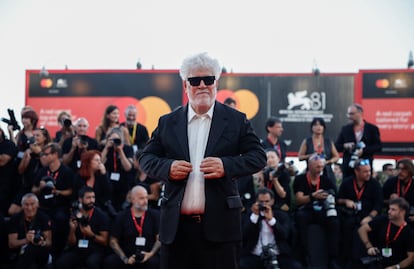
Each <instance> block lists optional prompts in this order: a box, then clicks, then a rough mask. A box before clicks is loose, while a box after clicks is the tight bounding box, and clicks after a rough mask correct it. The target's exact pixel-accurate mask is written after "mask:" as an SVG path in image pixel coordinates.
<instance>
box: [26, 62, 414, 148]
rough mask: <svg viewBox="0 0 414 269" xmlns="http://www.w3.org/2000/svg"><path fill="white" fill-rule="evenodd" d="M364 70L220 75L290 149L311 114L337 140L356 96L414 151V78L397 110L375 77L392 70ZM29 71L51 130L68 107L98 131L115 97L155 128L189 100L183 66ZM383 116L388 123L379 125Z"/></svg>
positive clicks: (32, 91)
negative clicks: (274, 120) (273, 124)
mask: <svg viewBox="0 0 414 269" xmlns="http://www.w3.org/2000/svg"><path fill="white" fill-rule="evenodd" d="M364 74H365V75H367V77H364ZM364 74H362V75H361V74H320V75H318V76H314V75H313V74H236V73H227V74H223V75H222V77H221V78H220V81H219V90H218V94H217V99H218V100H219V101H221V102H223V101H224V100H225V99H226V98H227V97H232V98H233V99H235V100H236V103H237V109H238V110H240V111H242V112H244V113H246V115H247V117H248V118H249V119H250V120H251V122H252V124H253V126H254V128H255V130H256V132H257V134H258V135H259V137H260V138H265V137H266V131H265V123H266V120H267V119H268V118H269V117H270V116H276V117H278V118H280V119H281V121H282V122H283V127H284V133H283V139H284V140H285V141H286V144H287V145H288V152H289V155H291V156H296V154H297V151H298V149H299V146H300V144H301V142H302V140H303V139H304V138H306V137H308V136H310V135H311V132H310V122H311V121H312V119H313V118H314V117H323V118H324V119H325V121H326V126H327V129H326V133H325V135H326V136H327V137H330V138H331V139H333V140H336V137H337V136H338V133H339V131H340V129H341V126H343V125H344V124H346V123H347V118H346V111H347V107H348V106H349V105H350V104H352V103H353V102H354V100H356V101H359V102H361V103H362V105H363V106H364V107H365V111H366V112H365V115H366V118H367V120H368V121H370V122H373V123H375V124H377V125H379V127H380V130H381V136H382V139H383V140H384V141H385V142H386V147H385V148H386V149H387V150H389V151H386V152H385V153H386V155H395V154H398V155H407V154H412V151H407V152H406V151H403V150H400V148H402V146H403V145H410V146H409V147H408V148H410V147H411V148H412V147H413V143H414V142H413V137H414V135H413V130H412V129H413V128H412V126H413V121H412V117H411V114H410V116H408V114H409V112H410V111H412V109H411V110H410V109H409V105H408V104H409V103H410V102H412V98H413V95H414V94H413V86H412V81H413V80H412V79H411V80H410V81H409V80H408V78H407V80H406V83H407V84H406V86H407V87H406V88H407V89H408V90H407V91H410V93H407V92H404V93H402V92H403V91H402V90H401V94H403V95H398V98H397V95H392V98H394V99H395V102H396V103H397V105H395V107H398V108H401V109H396V110H395V112H392V111H394V110H391V108H387V107H392V106H394V105H392V104H391V103H389V99H390V98H389V97H390V96H389V94H388V93H387V91H390V92H392V91H397V92H399V91H398V90H396V89H395V87H392V89H391V88H390V89H389V90H383V92H382V93H381V94H383V95H378V94H379V92H378V90H375V89H374V88H372V89H371V88H369V87H371V86H369V85H374V86H375V85H376V86H375V87H377V86H378V85H380V86H381V85H383V84H384V85H385V84H386V82H385V80H384V79H386V78H383V77H379V79H380V80H381V82H377V80H378V79H376V78H374V77H371V76H375V73H371V72H367V73H364ZM411 75H413V74H411ZM26 78H27V83H26V85H27V88H26V104H27V105H30V106H32V107H33V108H34V109H35V110H36V111H37V112H38V114H39V117H40V120H39V125H41V126H45V127H46V128H48V130H50V131H51V133H52V134H54V133H55V132H56V131H57V130H58V128H59V127H58V124H57V115H58V113H59V112H61V111H62V110H64V111H67V112H69V113H70V114H71V115H72V120H73V121H74V120H76V119H77V118H79V117H85V118H87V119H88V121H89V123H90V127H89V135H90V136H94V135H95V129H96V127H97V126H98V125H99V124H100V123H101V121H102V117H103V114H104V111H105V108H106V107H107V106H108V105H116V106H118V107H119V108H120V112H121V121H124V119H125V117H124V109H125V108H126V106H128V105H131V104H132V105H135V106H136V107H137V109H138V121H139V122H140V123H142V124H144V125H146V126H147V128H148V131H149V132H150V133H151V132H152V131H153V130H154V129H155V127H156V126H157V122H158V118H159V117H160V116H161V115H164V114H166V113H168V112H171V111H172V110H174V109H175V108H177V107H178V106H180V105H182V104H185V103H186V96H185V94H184V93H183V88H182V81H181V79H180V77H179V75H178V71H177V70H162V71H159V70H97V71H94V70H49V74H48V75H47V76H41V75H40V72H39V70H28V71H27V72H26ZM390 81H391V80H390ZM372 83H374V84H372ZM378 83H379V84H378ZM381 83H383V84H381ZM390 83H391V84H390V85H394V86H395V85H396V84H395V82H390ZM392 83H394V84H392ZM401 83H402V82H401ZM397 84H398V83H397ZM401 85H403V83H402V84H401ZM401 85H399V87H400V86H401ZM382 87H385V86H382ZM390 87H391V86H390ZM410 87H411V88H410ZM362 89H364V90H362ZM354 93H356V95H354ZM359 95H360V96H359ZM409 98H411V100H410V99H409ZM397 99H398V100H397ZM402 100H404V102H406V103H404V104H406V107H405V108H406V109H405V108H404V109H403V107H402V106H403V102H402ZM379 101H380V102H381V105H380V106H379V105H378V102H379ZM382 103H384V105H383V104H382ZM380 107H381V109H379V108H380ZM395 107H394V108H395ZM373 111H375V112H373ZM389 113H391V114H392V115H394V116H395V117H397V114H398V113H399V114H398V115H399V116H398V119H399V121H400V125H401V124H402V121H405V120H406V121H410V122H411V125H410V128H411V131H409V130H406V132H405V133H404V135H403V133H402V132H401V131H402V129H399V131H398V132H399V133H400V132H401V133H400V135H395V134H394V135H393V132H395V130H396V129H395V128H397V127H396V126H393V125H392V126H393V127H392V128H393V129H392V130H393V131H392V130H390V129H387V128H391V127H389V126H388V127H387V126H385V123H384V121H387V120H390V119H391V117H389V116H388V115H389ZM372 115H376V116H375V117H372ZM381 115H382V116H381ZM374 119H375V121H374ZM381 121H383V122H382V123H383V125H384V126H382V125H380V123H381ZM404 128H406V127H404ZM383 132H384V133H383ZM410 141H411V142H410ZM389 145H390V148H388V146H389ZM391 145H394V146H393V147H391ZM398 146H400V148H398ZM394 149H397V150H395V151H393V150H394Z"/></svg>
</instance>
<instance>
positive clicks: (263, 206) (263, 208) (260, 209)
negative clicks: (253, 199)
mask: <svg viewBox="0 0 414 269" xmlns="http://www.w3.org/2000/svg"><path fill="white" fill-rule="evenodd" d="M265 210H266V206H265V205H264V204H263V203H259V211H265Z"/></svg>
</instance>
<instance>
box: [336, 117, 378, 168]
mask: <svg viewBox="0 0 414 269" xmlns="http://www.w3.org/2000/svg"><path fill="white" fill-rule="evenodd" d="M361 141H364V143H365V148H364V151H363V154H362V156H361V157H360V158H361V159H369V160H370V163H371V167H372V160H373V159H374V154H375V153H377V152H380V151H381V149H382V142H381V138H380V133H379V129H378V127H377V126H375V125H373V124H371V123H369V122H365V125H364V135H363V136H362V139H361ZM348 142H354V143H355V144H356V143H357V142H356V139H355V133H354V127H353V125H352V124H347V125H345V126H343V127H342V129H341V132H340V133H339V136H338V138H337V139H336V142H335V146H336V149H337V150H338V152H343V153H344V154H343V161H342V171H343V172H344V175H345V176H348V175H350V173H351V174H352V171H349V170H350V168H349V167H348V164H349V161H350V160H351V156H352V152H349V151H348V150H345V151H344V143H348ZM351 170H352V169H351Z"/></svg>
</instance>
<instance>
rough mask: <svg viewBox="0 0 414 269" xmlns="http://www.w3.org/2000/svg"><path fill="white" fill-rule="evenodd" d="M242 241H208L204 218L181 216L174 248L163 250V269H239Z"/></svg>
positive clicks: (171, 245) (164, 248) (163, 248)
mask: <svg viewBox="0 0 414 269" xmlns="http://www.w3.org/2000/svg"><path fill="white" fill-rule="evenodd" d="M240 250H241V241H236V242H211V241H208V240H206V239H205V236H204V229H203V220H202V217H201V218H199V217H191V216H181V218H180V223H179V225H178V231H177V235H176V237H175V241H174V242H173V243H172V244H169V245H165V244H163V245H162V246H161V269H194V268H197V269H238V268H239V262H240Z"/></svg>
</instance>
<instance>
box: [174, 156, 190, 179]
mask: <svg viewBox="0 0 414 269" xmlns="http://www.w3.org/2000/svg"><path fill="white" fill-rule="evenodd" d="M191 171H193V166H192V165H191V163H189V162H187V161H182V160H175V161H173V162H172V164H171V167H170V174H169V177H170V178H171V179H172V180H183V179H186V178H187V177H188V174H189V173H191Z"/></svg>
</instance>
